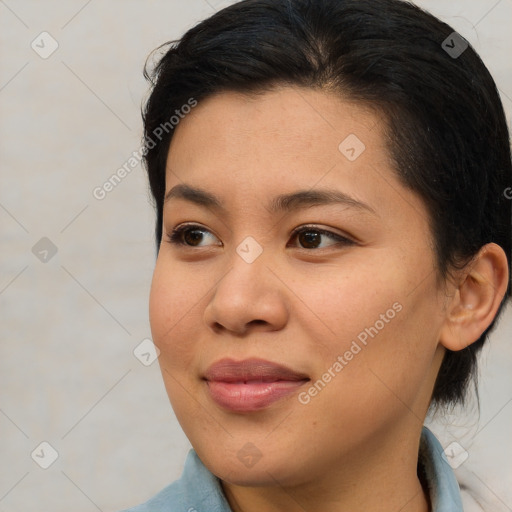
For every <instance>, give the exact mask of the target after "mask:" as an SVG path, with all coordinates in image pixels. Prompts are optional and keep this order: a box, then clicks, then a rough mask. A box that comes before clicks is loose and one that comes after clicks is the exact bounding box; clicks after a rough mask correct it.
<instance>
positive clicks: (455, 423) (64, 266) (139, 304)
mask: <svg viewBox="0 0 512 512" xmlns="http://www.w3.org/2000/svg"><path fill="white" fill-rule="evenodd" d="M228 3H232V2H219V1H217V2H216V1H213V0H187V1H185V0H182V1H178V0H167V1H162V0H154V1H148V2H142V1H135V0H122V1H121V0H109V1H100V0H89V1H84V0H73V1H68V2H58V1H56V0H48V1H35V0H34V1H28V0H25V1H16V0H0V52H1V53H0V57H1V69H0V154H1V175H0V176H1V182H0V225H1V237H2V238H1V240H2V245H1V253H0V258H1V262H0V314H1V327H2V328H1V345H0V346H1V354H0V434H1V435H0V446H1V461H2V464H1V468H0V512H17V511H19V512H31V511H54V512H59V511H68V510H73V511H75V512H89V511H91V512H94V511H97V510H100V511H104V512H107V511H116V510H119V509H122V508H124V507H128V506H130V505H134V504H136V503H138V502H140V501H143V500H145V499H147V498H148V497H149V496H151V495H153V494H154V493H155V492H157V491H158V490H160V489H161V488H162V487H164V486H165V485H167V484H168V483H169V482H171V481H172V480H174V479H176V478H177V477H178V476H179V475H180V473H181V469H182V465H183V461H184V459H185V455H186V452H187V451H188V449H189V444H188V441H187V439H186V438H185V436H184V434H183V433H182V432H181V430H180V427H179V425H178V424H177V421H176V419H175V417H174V415H173V413H172V410H171V408H170V406H169V404H168V399H167V396H166V393H165V390H164V387H163V384H162V382H161V377H160V373H159V369H158V364H157V362H155V363H154V364H152V365H149V366H145V365H144V364H142V363H141V361H140V360H139V359H137V358H136V357H135V355H134V353H133V351H134V349H135V348H136V347H137V346H138V345H139V344H140V343H141V341H142V340H144V339H146V338H150V336H151V334H150V330H149V322H148V314H147V309H148V306H147V302H148V293H149V286H150V280H151V274H152V268H153V265H154V254H155V253H154V238H153V211H152V207H151V205H150V202H149V193H148V188H147V184H146V180H145V176H144V173H143V170H142V169H141V167H140V165H137V166H136V167H134V168H133V170H132V171H131V172H130V173H129V174H128V175H127V176H126V177H125V178H124V179H123V181H122V182H121V183H120V184H119V185H118V186H117V187H115V189H114V190H112V191H111V192H109V193H108V194H107V195H106V197H105V198H104V199H103V200H98V199H95V197H94V196H93V193H92V191H93V189H94V188H95V187H98V186H101V185H102V184H103V183H104V182H105V181H106V180H107V179H108V178H109V177H110V176H111V175H112V174H113V173H114V172H116V170H117V169H118V168H120V167H121V166H123V164H125V163H126V162H127V161H128V159H129V158H130V156H132V153H133V152H134V151H137V150H138V149H139V148H140V139H141V120H140V105H141V102H142V100H143V99H144V97H145V96H146V94H147V85H146V83H145V81H144V79H143V77H142V66H143V63H144V61H145V59H146V56H147V55H148V53H149V52H150V51H151V50H152V49H153V48H155V47H156V46H158V45H159V44H161V43H163V42H165V41H168V40H170V39H174V38H177V37H179V36H180V35H181V34H182V33H183V32H184V31H185V30H186V29H187V28H189V27H191V26H192V25H194V24H195V23H196V22H197V21H199V20H200V19H202V18H204V17H206V16H209V15H210V14H212V13H213V12H214V11H215V10H217V9H219V8H220V7H222V6H224V5H227V4H228ZM416 3H418V4H419V5H421V6H423V7H425V8H426V9H428V10H430V11H431V12H433V13H434V14H436V15H438V16H439V17H441V18H442V19H444V20H445V21H447V22H448V23H450V24H451V25H452V26H453V27H454V28H455V29H456V30H458V31H459V32H460V33H461V34H462V35H463V36H464V37H465V38H466V39H468V40H469V41H470V42H471V43H472V44H473V45H474V47H475V48H476V49H477V51H478V52H479V53H480V55H481V56H482V58H483V60H484V62H486V64H487V65H488V67H489V68H490V70H491V72H492V74H493V76H494V77H495V79H496V82H497V84H498V87H499V88H500V91H501V93H502V98H503V102H504V105H505V108H506V110H507V114H508V118H509V120H510V112H511V111H512V100H511V98H512V68H511V60H510V54H511V43H512V38H511V33H510V26H511V21H512V0H499V1H497V0H478V1H471V2H468V1H464V0H457V1H451V2H444V1H441V0H435V1H428V0H424V1H418V2H416ZM43 31H47V32H49V33H50V34H51V37H52V38H53V39H54V40H55V41H57V43H58V45H59V46H58V48H57V50H56V51H55V52H54V53H53V54H52V55H50V56H48V57H47V58H42V57H41V56H40V54H41V53H42V54H43V55H44V52H49V50H50V49H51V44H55V43H52V40H50V39H49V38H48V36H41V35H40V34H41V32H43ZM33 41H34V43H32V42H33ZM31 44H33V45H34V46H35V48H37V50H38V52H39V54H38V53H36V51H34V49H33V48H32V47H31ZM509 126H510V123H509ZM43 237H46V238H48V239H49V240H50V241H51V244H53V246H54V247H55V248H56V249H57V252H56V253H55V254H54V255H52V250H51V248H52V247H53V246H51V245H50V244H49V242H48V241H45V240H43V241H40V240H41V239H42V238H43ZM36 244H39V245H36ZM34 246H36V248H35V249H33V248H34ZM44 250H48V251H49V252H48V253H45V252H44ZM41 258H43V259H44V258H46V260H47V261H41ZM511 338H512V314H511V312H510V309H509V310H508V311H507V315H506V317H505V318H504V319H503V321H502V322H501V324H500V326H499V329H498V330H497V331H496V332H495V334H494V335H493V336H492V338H491V343H490V344H489V346H488V348H487V349H485V351H484V353H483V354H482V358H481V375H482V378H481V380H482V384H481V386H480V394H481V414H480V416H478V413H477V410H476V407H473V408H471V407H470V408H469V410H468V411H466V412H462V411H456V412H454V414H452V415H448V416H445V417H442V418H437V419H436V418H434V423H433V426H432V428H433V430H434V431H435V432H436V433H437V434H438V435H439V436H440V438H441V440H442V443H443V446H444V447H446V446H448V445H449V444H450V443H452V442H454V441H456V442H457V443H458V445H454V446H455V448H456V450H455V452H453V453H455V455H456V456H457V457H459V459H460V457H462V458H464V456H465V452H463V453H462V455H458V453H459V452H457V450H459V451H460V450H461V449H464V450H465V451H467V455H468V456H467V460H465V461H464V462H463V464H461V466H460V467H459V468H458V469H457V470H456V471H457V476H458V478H459V480H460V481H461V482H468V483H469V484H470V485H471V487H472V489H474V490H475V491H476V492H477V493H478V494H480V495H481V496H484V497H485V498H484V499H485V500H487V502H486V503H488V504H489V508H488V509H486V510H491V505H490V504H491V503H492V507H493V508H492V509H493V510H494V509H496V510H504V511H505V510H512V491H511V490H510V485H509V483H510V482H511V481H512V467H511V462H510V455H511V447H512V443H511V441H510V437H511V436H510V434H509V433H510V430H511V428H510V427H511V425H512V403H511V400H512V384H511V377H510V368H511V367H512V366H511V364H512V347H511V345H510V343H509V341H510V339H511ZM41 442H47V443H49V444H50V445H51V446H52V447H53V448H54V449H55V450H56V451H57V452H58V458H57V459H56V460H55V462H54V463H53V464H52V465H51V466H50V467H49V468H48V469H42V468H41V467H40V464H43V465H45V464H48V463H49V462H51V457H52V452H51V449H50V448H48V447H47V446H45V445H43V446H40V443H41ZM34 450H35V451H34ZM31 454H32V456H31ZM465 499H467V500H470V498H469V497H466V498H465ZM468 509H469V501H468Z"/></svg>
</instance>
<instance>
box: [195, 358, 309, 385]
mask: <svg viewBox="0 0 512 512" xmlns="http://www.w3.org/2000/svg"><path fill="white" fill-rule="evenodd" d="M203 377H204V379H206V380H208V381H218V382H275V381H278V380H288V381H300V380H309V378H308V376H307V375H305V374H304V373H301V372H297V371H295V370H292V369H291V368H288V367H287V366H283V365H281V364H278V363H273V362H271V361H266V360H264V359H256V358H252V359H244V360H242V361H235V360H234V359H227V358H226V359H220V360H219V361H216V362H215V363H213V364H212V365H211V366H209V367H208V369H207V370H206V372H205V373H204V376H203Z"/></svg>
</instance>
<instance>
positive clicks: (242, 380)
mask: <svg viewBox="0 0 512 512" xmlns="http://www.w3.org/2000/svg"><path fill="white" fill-rule="evenodd" d="M203 379H204V381H205V382H206V386H207V390H208V394H209V396H210V398H211V399H212V400H213V401H214V402H215V403H216V404H217V405H219V406H220V407H222V408H223V409H227V410H230V411H235V412H253V411H259V410H261V409H265V408H266V407H269V406H270V405H271V404H273V403H275V402H276V401H278V400H281V399H283V398H285V397H287V396H290V395H292V394H294V393H295V392H296V391H297V389H298V388H299V387H301V386H303V385H304V384H305V383H306V382H309V380H310V379H309V377H308V376H307V375H306V374H304V373H302V372H298V371H295V370H292V369H291V368H288V367H286V366H283V365H281V364H277V363H273V362H271V361H266V360H263V359H245V360H243V361H235V360H233V359H221V360H220V361H217V362H216V363H214V364H212V365H211V366H210V367H209V368H208V369H207V370H206V372H205V373H204V376H203Z"/></svg>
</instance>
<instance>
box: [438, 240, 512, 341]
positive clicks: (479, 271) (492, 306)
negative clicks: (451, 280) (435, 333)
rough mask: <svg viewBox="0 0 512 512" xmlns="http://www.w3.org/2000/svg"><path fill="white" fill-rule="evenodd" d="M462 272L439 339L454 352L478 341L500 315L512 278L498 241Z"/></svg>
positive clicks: (481, 252) (486, 248)
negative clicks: (500, 307)
mask: <svg viewBox="0 0 512 512" xmlns="http://www.w3.org/2000/svg"><path fill="white" fill-rule="evenodd" d="M460 275H461V279H460V281H459V283H458V285H457V288H456V290H455V293H454V295H453V297H452V299H451V300H450V303H449V304H448V305H447V308H446V318H445V323H444V325H443V327H442V329H441V333H440V339H439V342H440V343H441V344H442V345H443V346H444V347H445V348H447V349H448V350H452V351H458V350H462V349H464V348H466V347H467V346H469V345H471V344H472V343H474V342H475V341H477V340H478V339H479V338H480V336H481V335H482V333H483V332H484V331H485V330H486V329H487V328H488V327H489V325H490V324H491V323H492V321H493V319H494V317H495V316H496V313H497V311H498V308H499V306H500V304H501V302H502V300H503V297H504V296H505V293H506V291H507V286H508V280H509V271H508V262H507V257H506V255H505V252H504V251H503V249H502V248H501V247H500V246H499V245H497V244H494V243H490V244H487V245H485V246H483V247H482V248H481V249H480V251H479V252H478V254H477V255H476V256H475V258H474V259H473V260H471V262H470V263H468V265H467V268H466V269H464V270H463V271H461V274H460Z"/></svg>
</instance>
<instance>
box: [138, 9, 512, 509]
mask: <svg viewBox="0 0 512 512" xmlns="http://www.w3.org/2000/svg"><path fill="white" fill-rule="evenodd" d="M149 75H150V78H151V80H152V82H153V89H152V92H151V96H150V97H149V100H148V102H147V104H146V107H145V111H144V122H145V144H146V150H145V153H146V154H145V163H146V167H147V170H148V176H149V181H150V185H151V191H152V194H153V197H154V200H155V205H156V210H157V226H156V235H157V251H158V258H157V262H156V268H155V272H154V277H153V283H152V289H151V297H150V320H151V328H152V334H153V339H154V342H155V344H156V345H157V347H158V348H159V350H160V356H159V362H160V366H161V370H162V375H163V378H164V382H165V386H166V389H167V392H168V395H169V398H170V401H171V404H172V406H173V408H174V411H175V413H176V416H177V418H178V420H179V422H180V424H181V426H182V428H183V430H184V432H185V434H186V435H187V437H188V438H189V439H190V442H191V444H192V446H193V450H191V452H190V454H189V456H188V458H187V461H186V464H185V469H184V473H183V475H182V478H181V479H180V480H179V481H177V482H175V483H173V484H172V485H170V486H168V487H167V488H166V489H164V490H163V491H162V492H160V493H159V494H158V495H157V496H155V497H154V498H152V499H151V500H150V501H148V502H147V503H145V504H144V505H140V506H139V507H135V508H133V509H131V511H132V512H143V511H163V510H169V511H188V512H192V511H196V510H197V511H198V512H213V511H219V512H220V511H223V512H227V511H233V512H241V511H243V512H252V511H261V510H264V511H267V512H274V511H275V512H277V511H287V512H290V511H304V510H306V511H322V512H335V511H336V512H337V511H341V510H351V511H358V510H361V511H362V510H365V511H377V510H378V511H398V510H400V511H402V512H426V511H432V512H441V511H461V510H462V504H461V498H460V491H459V488H458V485H457V482H456V480H455V477H454V475H453V472H452V469H451V467H450V465H449V463H448V462H449V461H448V458H447V456H446V455H444V454H443V449H442V447H441V445H440V444H439V442H438V441H437V440H436V438H435V437H434V435H433V434H432V433H431V432H430V431H429V430H428V429H426V428H425V427H424V426H423V422H424V419H425V416H426V414H427V411H428V410H429V408H430V407H433V406H436V407H441V406H446V405H450V404H455V403H463V401H464V397H465V393H466V390H467V388H468V386H469V385H470V384H471V379H472V376H473V375H474V373H475V369H476V366H475V363H476V355H477V353H478V351H479V350H480V348H481V347H482V345H483V343H484V342H485V339H486V338H487V335H488V333H489V332H490V331H491V329H492V327H493V326H494V324H495V321H496V319H497V318H498V316H499V314H500V313H501V311H502V309H503V306H504V304H505V302H506V300H507V299H508V298H509V297H510V253H511V232H512V231H511V202H510V200H509V198H508V197H509V195H508V194H507V191H509V190H512V189H511V188H510V187H511V186H512V169H511V159H510V148H509V143H508V131H507V126H506V121H505V117H504V113H503V108H502V105H501V102H500V99H499V96H498V93H497V90H496V86H495V84H494V82H493V80H492V78H491V76H490V75H489V73H488V71H487V69H486V68H485V66H484V65H483V63H482V62H481V60H480V58H479V57H478V56H477V55H476V53H475V52H474V50H473V49H472V48H471V47H469V46H468V44H467V42H466V41H465V40H464V39H462V38H461V37H460V36H459V35H458V34H456V33H455V32H454V31H453V29H451V28H450V27H449V26H448V25H446V24H444V23H442V22H440V21H439V20H437V19H436V18H434V17H433V16H431V15H429V14H427V13H425V12H423V11H422V10H420V9H419V8H417V7H415V6H413V5H411V4H408V3H405V2H402V1H400V0H245V1H242V2H239V3H236V4H234V5H232V6H230V7H228V8H226V9H224V10H222V11H220V12H218V13H216V14H215V15H214V16H212V17H211V18H209V19H207V20H205V21H203V22H202V23H200V24H199V25H197V26H196V27H194V28H192V29H191V30H189V31H188V32H187V33H186V34H185V35H184V36H183V38H182V39H181V40H180V41H179V42H177V43H174V44H172V45H171V47H170V48H169V49H167V51H166V53H165V54H164V55H163V56H162V58H161V59H160V61H159V63H158V65H157V66H156V68H155V69H154V71H153V72H151V73H149ZM149 75H148V76H149Z"/></svg>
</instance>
